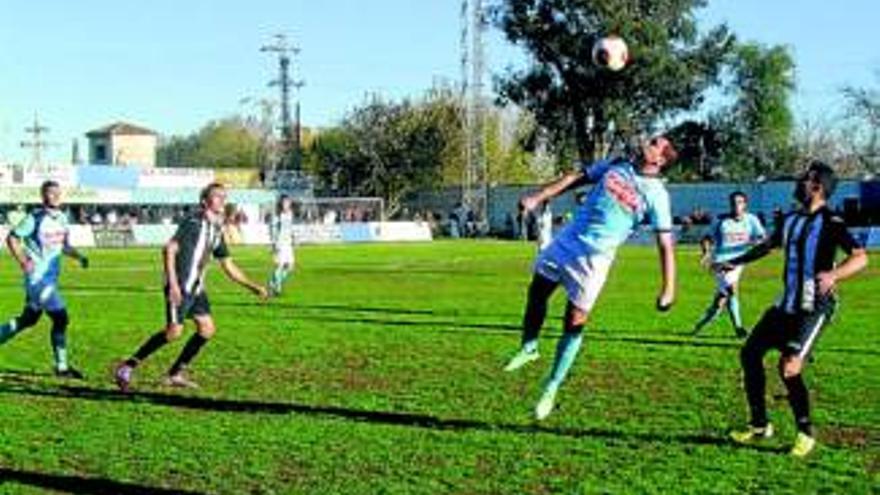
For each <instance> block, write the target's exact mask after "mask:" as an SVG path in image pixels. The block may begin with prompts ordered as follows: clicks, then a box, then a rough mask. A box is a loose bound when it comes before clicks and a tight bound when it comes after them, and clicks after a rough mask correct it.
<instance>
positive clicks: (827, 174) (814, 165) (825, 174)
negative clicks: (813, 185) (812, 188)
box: [807, 160, 837, 199]
mask: <svg viewBox="0 0 880 495" xmlns="http://www.w3.org/2000/svg"><path fill="white" fill-rule="evenodd" d="M811 172H812V173H813V178H814V179H815V180H816V182H818V183H819V184H822V191H823V192H824V193H825V199H829V198H831V195H832V194H834V190H835V189H837V177H835V175H834V169H833V168H831V165H828V164H827V163H825V162H821V161H819V160H814V161H812V162H810V166H809V167H808V168H807V173H808V174H809V173H811Z"/></svg>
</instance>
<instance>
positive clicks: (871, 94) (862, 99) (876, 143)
mask: <svg viewBox="0 0 880 495" xmlns="http://www.w3.org/2000/svg"><path fill="white" fill-rule="evenodd" d="M877 79H878V81H880V71H878V72H877ZM843 96H844V98H846V101H847V113H848V116H849V117H850V119H851V120H852V121H854V122H855V123H856V124H857V125H858V127H859V131H858V132H856V133H854V134H855V139H854V141H855V143H856V151H855V154H856V156H857V157H858V160H859V162H860V163H861V164H862V166H863V167H864V168H865V169H866V170H867V171H869V172H871V173H874V174H876V173H880V89H878V88H859V87H854V86H848V87H846V88H844V90H843Z"/></svg>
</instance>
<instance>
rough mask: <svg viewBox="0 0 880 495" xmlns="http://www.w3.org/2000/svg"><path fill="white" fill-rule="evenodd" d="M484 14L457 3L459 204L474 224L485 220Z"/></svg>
mask: <svg viewBox="0 0 880 495" xmlns="http://www.w3.org/2000/svg"><path fill="white" fill-rule="evenodd" d="M485 30H486V13H485V10H484V8H483V1H482V0H462V3H461V40H460V43H461V79H462V80H461V99H462V105H463V106H464V118H463V119H462V120H463V122H462V132H463V133H464V143H465V145H464V162H465V163H464V173H463V177H462V184H461V187H462V189H461V200H462V203H463V204H464V205H465V206H467V207H468V208H470V209H471V211H473V212H474V215H475V217H476V219H477V221H478V222H481V223H484V222H486V221H487V220H488V177H487V175H488V173H487V167H486V150H485V141H484V137H485V102H484V98H483V84H484V83H483V80H484V76H485V72H486V70H485V69H486V67H485V45H484V42H483V33H484V31H485Z"/></svg>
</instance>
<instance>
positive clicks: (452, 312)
mask: <svg viewBox="0 0 880 495" xmlns="http://www.w3.org/2000/svg"><path fill="white" fill-rule="evenodd" d="M234 252H235V254H236V259H237V260H238V261H239V262H240V264H241V265H242V266H243V267H244V268H245V269H246V270H247V271H248V273H250V274H252V275H258V276H259V278H260V279H264V278H265V277H266V276H267V275H268V273H269V269H270V260H269V253H268V252H267V251H266V250H265V249H243V248H238V249H237V250H234ZM89 254H90V255H91V258H92V268H91V269H90V270H88V271H82V270H79V269H77V268H76V267H75V266H74V264H73V263H68V264H67V265H66V266H65V273H64V278H63V285H64V295H65V297H66V298H67V300H68V303H69V308H70V313H71V318H72V324H71V327H70V338H69V343H70V348H71V350H70V352H71V359H72V363H73V364H74V365H76V366H79V367H81V368H82V369H83V371H85V372H86V374H87V380H86V381H85V382H83V383H76V382H63V381H60V380H58V379H56V378H54V377H53V376H51V375H50V363H51V353H50V349H49V337H48V334H49V332H48V320H45V319H44V320H43V321H41V322H40V323H39V324H38V326H37V327H36V328H33V329H31V330H28V331H27V332H26V333H25V334H23V335H20V336H19V337H18V338H16V339H15V340H13V341H12V342H10V343H8V344H6V345H5V346H3V347H0V440H2V441H0V492H2V493H41V492H43V491H45V490H49V491H52V490H57V491H62V492H63V491H71V492H74V493H146V492H149V491H151V490H153V491H157V490H165V491H166V492H167V493H181V492H184V493H231V494H232V493H234V494H239V493H354V494H364V493H425V494H436V493H506V494H516V493H633V492H634V493H658V492H665V493H747V492H753V493H788V492H792V493H795V492H796V493H815V492H822V493H848V494H852V493H868V492H872V491H874V492H875V493H876V491H878V490H880V378H878V377H880V333H878V331H880V323H878V322H880V299H878V298H880V296H878V294H880V277H878V275H880V272H878V270H877V268H873V267H872V268H870V269H869V270H868V272H867V274H866V275H865V276H862V277H861V278H860V279H857V280H854V281H852V282H850V283H849V284H847V285H844V286H843V288H842V290H841V293H842V301H843V303H842V309H841V313H840V315H839V317H838V319H837V321H836V323H835V324H834V325H833V326H832V327H830V328H829V329H828V331H827V332H826V334H825V335H824V337H823V339H822V340H821V341H820V343H819V345H818V350H817V354H816V360H815V362H814V363H813V364H811V365H810V367H809V368H808V371H807V374H806V376H807V382H808V385H809V386H810V388H811V392H812V397H811V398H812V401H813V406H814V407H813V409H814V421H815V424H816V428H817V436H818V439H819V441H820V446H819V448H818V450H817V451H816V452H815V453H814V455H813V456H812V457H811V458H808V459H807V460H806V461H798V460H795V459H792V458H789V457H788V456H787V455H786V454H785V451H786V450H787V449H788V447H789V446H790V443H791V441H792V440H793V438H794V431H793V427H792V425H791V419H790V413H789V410H788V405H787V403H786V401H785V399H784V397H781V394H782V392H783V390H784V388H783V387H782V385H781V383H780V382H779V380H778V378H777V377H776V375H775V371H774V369H773V366H774V364H773V363H772V362H771V361H770V360H769V359H768V362H767V363H768V394H769V395H771V396H772V397H771V399H770V400H769V406H770V409H771V418H772V420H773V421H774V423H775V424H776V426H777V428H778V434H777V437H776V438H774V439H772V440H771V441H770V442H768V443H767V444H766V445H765V446H761V447H757V448H749V447H741V446H735V445H733V444H731V443H730V442H729V441H728V440H727V439H726V433H727V431H728V430H729V429H730V428H733V427H737V426H741V425H743V424H744V423H745V421H746V415H745V409H746V407H745V399H744V397H743V394H742V392H741V388H740V379H739V376H740V372H739V367H738V360H737V351H738V343H737V342H736V341H735V340H734V339H733V338H732V334H733V332H732V330H731V329H730V327H729V324H728V323H727V321H726V319H719V320H718V322H716V323H715V324H714V325H712V326H710V327H708V328H706V329H705V330H704V336H702V337H699V338H696V339H694V338H690V337H687V336H685V335H684V334H685V333H686V332H687V331H688V330H689V329H690V328H691V326H692V324H693V322H694V321H695V319H696V318H698V316H699V315H700V314H701V312H702V310H703V308H704V306H705V305H706V304H707V303H708V301H709V299H710V297H711V291H712V287H713V283H712V279H711V277H710V276H709V275H708V274H707V273H705V272H702V271H700V270H699V269H698V266H697V255H696V252H695V251H693V250H688V249H682V250H681V251H680V253H679V268H680V270H679V274H680V280H679V291H680V292H679V298H678V304H677V305H676V306H675V307H674V308H673V310H672V311H671V312H670V313H666V314H658V313H656V312H655V311H654V295H655V292H656V289H657V287H658V284H659V274H658V269H659V263H658V261H657V259H656V255H655V253H654V251H653V250H650V249H647V248H627V249H624V250H623V251H622V252H621V253H620V256H619V259H618V262H617V264H616V265H615V267H614V268H613V270H612V273H611V275H610V278H609V283H608V284H607V286H606V289H605V291H604V293H603V295H602V297H601V298H600V300H599V303H598V305H597V308H596V311H595V313H594V315H593V319H592V321H591V323H590V324H589V325H588V330H587V332H586V339H585V345H584V348H583V349H582V351H581V354H580V356H579V358H578V361H577V363H576V364H575V366H574V368H573V370H572V374H571V376H570V379H569V381H568V382H567V383H566V384H565V385H564V386H563V388H562V391H561V393H560V409H559V410H557V411H556V412H555V413H554V414H553V415H551V416H550V418H549V419H548V420H547V421H546V422H544V423H542V424H541V425H540V426H536V425H535V424H534V423H533V422H532V420H531V410H532V407H533V405H534V401H535V400H536V399H537V395H538V392H539V382H540V380H541V378H542V377H543V376H544V374H545V373H546V372H547V370H548V367H549V365H550V362H551V360H552V354H553V349H554V347H555V341H556V336H557V335H558V334H559V316H560V314H561V308H562V303H563V297H562V294H561V293H560V294H558V295H557V297H556V298H555V299H554V305H553V307H552V308H551V316H550V318H548V322H547V325H546V326H545V333H544V335H543V337H544V338H542V340H541V352H542V359H541V360H540V361H538V362H537V363H533V364H532V365H530V366H528V367H526V368H524V369H522V370H520V371H519V372H517V373H514V374H505V373H503V372H502V371H501V368H502V366H503V365H504V363H505V360H506V359H507V358H508V357H509V356H510V354H511V353H512V352H513V351H514V350H515V349H516V348H517V345H518V341H519V333H518V329H519V321H520V318H521V311H522V304H523V301H524V295H525V288H526V284H527V283H528V280H529V277H530V274H529V265H530V263H531V260H532V257H533V255H534V247H533V246H532V245H524V244H519V243H502V242H455V243H451V242H437V243H432V244H416V245H395V246H382V245H364V246H335V247H305V248H302V249H300V250H299V251H298V252H297V258H298V259H297V262H298V268H297V273H296V275H295V276H294V278H293V281H292V283H290V284H289V285H288V287H287V292H286V293H285V295H284V296H283V297H282V298H280V299H276V300H273V301H271V302H270V303H268V304H260V303H258V302H256V300H255V299H254V298H253V297H252V296H250V295H249V294H247V293H245V292H244V291H242V290H240V289H239V288H238V287H236V286H234V285H232V284H231V283H230V282H227V281H225V280H223V278H222V275H221V274H220V271H219V267H217V266H214V267H212V269H211V271H212V273H211V277H210V281H209V293H210V295H211V303H212V306H213V310H214V314H215V317H216V321H217V324H218V333H217V336H216V338H215V339H214V341H212V342H211V343H210V344H209V345H208V346H207V347H206V348H205V349H204V351H203V352H202V354H201V355H200V356H199V357H198V358H197V360H196V362H195V365H194V371H193V377H194V378H195V379H196V380H197V381H198V382H199V383H200V384H201V386H202V388H201V389H199V390H196V391H179V390H169V389H166V388H163V387H162V386H161V385H159V384H158V381H159V378H160V377H161V375H162V373H163V372H164V370H165V369H167V367H168V366H169V365H170V364H171V362H172V361H173V359H174V358H175V357H176V355H177V353H178V352H179V351H180V349H181V346H182V345H183V340H181V341H178V342H176V343H174V344H172V345H171V346H168V347H166V348H165V349H163V350H162V351H160V352H159V353H158V354H156V355H154V356H153V357H151V359H150V360H149V361H148V362H147V363H146V365H145V366H143V367H142V368H140V369H139V370H138V374H137V375H136V381H135V383H134V386H135V393H134V394H132V395H131V396H123V395H120V394H118V393H116V391H115V389H114V387H113V384H112V383H111V381H110V371H109V370H110V367H111V365H112V363H114V362H115V361H116V360H118V359H120V358H123V357H125V356H127V355H128V354H129V353H131V352H132V351H133V350H134V349H135V347H136V346H138V345H139V344H140V343H141V342H142V341H143V340H144V339H145V338H146V337H147V336H148V335H149V334H150V333H151V332H154V331H156V330H157V329H158V328H159V327H160V325H161V324H162V323H163V321H164V316H163V307H162V298H161V294H160V290H159V289H160V285H161V272H160V268H159V266H160V255H159V250H158V249H151V250H127V251H109V250H92V251H91V252H90V253H89ZM873 261H874V263H875V266H876V264H878V263H880V257H878V256H875V259H874V260H873ZM779 270H780V259H779V258H778V257H774V258H770V259H767V260H763V261H762V262H760V263H758V264H756V265H754V266H752V267H749V268H748V269H747V271H746V273H745V276H744V278H743V287H742V293H743V296H742V306H743V316H744V319H745V321H746V322H747V324H749V325H750V324H752V323H754V322H755V320H756V318H757V317H758V315H759V313H760V311H761V310H762V309H763V308H765V307H766V306H767V305H768V304H769V303H770V302H771V301H772V300H773V297H774V296H775V294H776V292H777V290H778V288H779V276H778V274H779ZM19 285H20V282H19V278H18V274H17V273H16V271H15V265H14V264H13V263H12V262H11V261H10V259H9V258H8V256H7V255H6V254H2V255H0V315H2V318H4V319H5V318H7V317H8V316H12V315H13V314H17V312H18V310H19V309H20V304H21V291H20V288H19ZM188 332H189V330H188Z"/></svg>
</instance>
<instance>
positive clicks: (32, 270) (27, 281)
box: [0, 181, 89, 379]
mask: <svg viewBox="0 0 880 495" xmlns="http://www.w3.org/2000/svg"><path fill="white" fill-rule="evenodd" d="M40 196H41V197H42V202H43V204H42V206H41V207H40V208H37V209H35V210H34V211H32V212H30V213H29V214H28V215H27V216H26V217H25V218H24V219H23V220H22V221H21V222H20V223H19V224H18V225H17V226H15V228H14V229H13V230H12V232H11V233H10V234H9V237H7V238H6V246H7V247H8V248H9V252H10V253H11V254H12V257H13V258H15V260H16V261H17V262H18V264H19V266H20V267H21V271H22V273H23V275H24V288H25V304H24V309H22V311H21V314H20V315H19V316H18V317H16V318H13V319H11V320H9V321H8V322H6V323H4V324H2V325H0V345H2V344H4V343H6V342H8V341H9V340H10V339H12V338H13V337H14V336H16V335H17V334H18V333H20V332H21V331H22V330H25V329H27V328H29V327H32V326H34V325H35V324H36V323H37V321H39V319H40V316H42V314H43V312H44V311H45V312H46V314H48V315H49V318H50V319H51V320H52V332H51V340H50V341H51V344H52V353H53V355H54V358H55V374H56V375H57V376H59V377H62V378H75V379H82V378H83V375H82V373H80V372H79V371H78V370H76V369H75V368H73V367H72V366H70V364H69V363H68V360H67V324H68V316H67V308H66V305H65V303H64V299H63V298H62V297H61V294H60V292H59V287H58V277H59V275H60V273H61V256H62V255H67V256H70V257H71V258H74V259H76V260H78V261H79V263H80V266H82V267H83V268H86V267H88V264H89V260H88V258H86V257H85V256H84V255H83V254H81V253H80V252H79V251H77V250H76V249H75V248H74V247H73V246H71V245H70V242H69V229H68V225H67V217H66V216H65V214H64V212H62V211H61V209H60V206H61V188H60V187H59V185H58V183H57V182H54V181H46V182H44V183H43V184H42V186H40Z"/></svg>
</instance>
